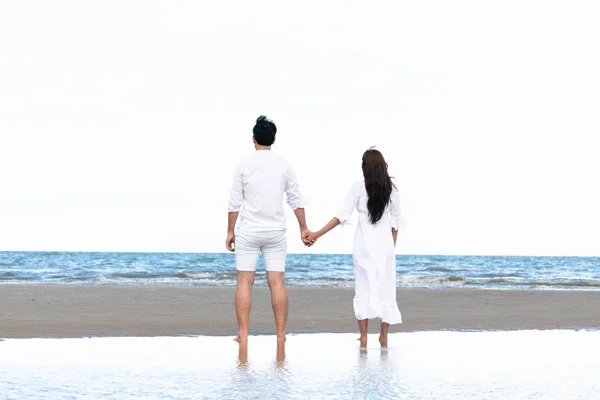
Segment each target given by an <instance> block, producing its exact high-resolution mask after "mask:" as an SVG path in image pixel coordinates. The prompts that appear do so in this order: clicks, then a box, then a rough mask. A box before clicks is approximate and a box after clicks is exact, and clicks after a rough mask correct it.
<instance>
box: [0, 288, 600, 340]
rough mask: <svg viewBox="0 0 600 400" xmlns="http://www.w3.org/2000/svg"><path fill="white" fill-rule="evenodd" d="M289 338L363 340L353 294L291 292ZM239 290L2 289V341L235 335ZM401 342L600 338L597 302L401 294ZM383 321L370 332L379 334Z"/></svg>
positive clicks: (263, 309)
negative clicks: (430, 334)
mask: <svg viewBox="0 0 600 400" xmlns="http://www.w3.org/2000/svg"><path fill="white" fill-rule="evenodd" d="M288 293H289V301H290V306H289V319H288V333H318V332H330V333H342V332H344V333H350V332H356V331H357V324H356V320H355V318H354V315H353V311H352V297H353V294H354V291H353V290H352V289H351V288H326V287H289V288H288ZM234 294H235V288H234V287H209V286H194V285H178V286H175V285H173V286H165V285H2V286H0V338H77V337H87V336H94V337H95V336H177V335H215V336H226V335H234V334H235V333H236V316H235V309H234V304H233V301H234ZM398 304H399V307H400V310H401V312H402V316H403V320H404V322H403V324H401V325H397V326H394V327H392V331H395V332H411V331H440V330H457V331H463V330H521V329H580V328H600V292H599V291H580V290H573V291H568V290H552V291H550V290H547V291H544V290H487V289H452V288H442V289H421V288H400V289H398ZM377 325H378V324H377V323H376V321H373V322H372V323H371V327H370V329H371V330H372V331H373V332H376V331H377V328H378V326H377ZM250 326H251V332H250V333H251V334H253V335H256V334H274V332H275V329H274V322H273V314H272V310H271V305H270V296H269V290H268V288H264V287H255V288H254V292H253V304H252V313H251V317H250Z"/></svg>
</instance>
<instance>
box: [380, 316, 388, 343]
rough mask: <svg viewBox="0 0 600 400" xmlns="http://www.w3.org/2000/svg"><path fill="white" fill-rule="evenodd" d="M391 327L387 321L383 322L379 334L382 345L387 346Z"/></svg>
mask: <svg viewBox="0 0 600 400" xmlns="http://www.w3.org/2000/svg"><path fill="white" fill-rule="evenodd" d="M389 329H390V324H388V323H387V322H382V323H381V333H380V334H379V343H380V344H381V347H387V339H388V330H389Z"/></svg>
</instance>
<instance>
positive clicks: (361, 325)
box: [358, 319, 369, 347]
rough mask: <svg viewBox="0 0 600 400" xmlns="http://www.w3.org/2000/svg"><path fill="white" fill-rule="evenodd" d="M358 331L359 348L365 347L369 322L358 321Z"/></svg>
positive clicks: (364, 320)
mask: <svg viewBox="0 0 600 400" xmlns="http://www.w3.org/2000/svg"><path fill="white" fill-rule="evenodd" d="M358 329H359V330H360V347H367V332H368V330H369V320H368V319H362V320H358Z"/></svg>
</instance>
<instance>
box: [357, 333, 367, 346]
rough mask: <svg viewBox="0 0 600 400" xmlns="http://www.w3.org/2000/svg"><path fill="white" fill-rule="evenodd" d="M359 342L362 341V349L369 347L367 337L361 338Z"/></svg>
mask: <svg viewBox="0 0 600 400" xmlns="http://www.w3.org/2000/svg"><path fill="white" fill-rule="evenodd" d="M358 340H359V341H360V347H361V348H366V347H367V337H366V336H361V337H360V338H359V339H358Z"/></svg>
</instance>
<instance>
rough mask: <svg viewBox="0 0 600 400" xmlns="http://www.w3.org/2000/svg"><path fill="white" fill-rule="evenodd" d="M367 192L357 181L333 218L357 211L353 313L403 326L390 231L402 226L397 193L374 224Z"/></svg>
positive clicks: (358, 317)
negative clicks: (397, 301) (368, 206)
mask: <svg viewBox="0 0 600 400" xmlns="http://www.w3.org/2000/svg"><path fill="white" fill-rule="evenodd" d="M367 200H368V195H367V190H366V188H365V183H364V182H362V181H361V182H356V183H355V184H354V185H353V186H352V189H351V190H350V192H349V193H348V195H347V196H346V201H345V202H344V207H343V208H342V209H341V210H340V212H339V213H338V214H337V215H336V218H337V219H339V220H340V222H341V223H344V222H346V221H347V220H349V219H350V216H351V215H352V213H353V211H354V209H356V210H358V226H357V228H356V233H355V235H354V252H353V256H352V258H353V261H354V277H355V282H354V285H355V295H354V314H355V315H356V318H357V319H358V320H363V319H371V318H381V321H382V322H387V323H389V324H399V323H402V316H401V315H400V310H399V309H398V304H397V303H396V252H395V248H394V239H393V238H392V233H391V228H395V229H398V227H399V226H400V223H401V214H400V201H399V194H398V191H397V190H396V189H395V188H394V189H393V190H392V194H391V199H390V204H389V205H388V207H387V209H386V210H385V212H384V213H383V217H382V218H381V219H380V220H379V221H378V222H377V223H376V224H371V222H370V221H369V211H368V210H367Z"/></svg>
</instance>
